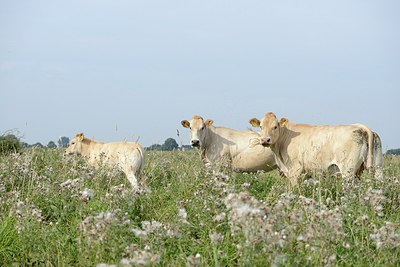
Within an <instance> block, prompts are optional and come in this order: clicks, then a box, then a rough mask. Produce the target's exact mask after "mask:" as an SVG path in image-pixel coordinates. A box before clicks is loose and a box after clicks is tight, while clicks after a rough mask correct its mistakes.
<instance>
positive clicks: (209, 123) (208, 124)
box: [204, 119, 214, 126]
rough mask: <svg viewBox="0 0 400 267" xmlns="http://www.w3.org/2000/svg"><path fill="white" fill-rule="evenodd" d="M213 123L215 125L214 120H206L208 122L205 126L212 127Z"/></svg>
mask: <svg viewBox="0 0 400 267" xmlns="http://www.w3.org/2000/svg"><path fill="white" fill-rule="evenodd" d="M213 123H214V121H213V120H210V119H208V120H206V122H205V123H204V124H205V125H207V126H210V125H211V124H213Z"/></svg>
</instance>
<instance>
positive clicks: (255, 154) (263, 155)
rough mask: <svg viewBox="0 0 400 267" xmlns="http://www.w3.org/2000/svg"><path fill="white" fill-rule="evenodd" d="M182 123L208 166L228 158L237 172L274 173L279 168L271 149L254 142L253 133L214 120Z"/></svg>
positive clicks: (184, 121)
mask: <svg viewBox="0 0 400 267" xmlns="http://www.w3.org/2000/svg"><path fill="white" fill-rule="evenodd" d="M181 124H182V126H183V127H185V128H189V129H190V142H191V145H192V146H193V147H196V148H199V149H200V150H201V159H202V160H203V162H204V163H206V164H214V163H217V162H218V161H220V160H222V161H223V160H225V159H227V160H228V161H229V162H230V164H231V167H232V170H233V171H236V172H255V171H258V170H265V171H271V170H272V169H274V168H276V163H275V158H274V155H273V153H272V151H271V149H269V148H267V147H262V146H257V147H251V142H252V141H253V140H254V139H257V138H258V135H257V133H255V132H253V131H237V130H232V129H229V128H225V127H218V126H214V125H213V121H212V120H206V121H204V119H203V118H202V117H200V116H194V117H193V118H192V120H191V121H187V120H183V121H181Z"/></svg>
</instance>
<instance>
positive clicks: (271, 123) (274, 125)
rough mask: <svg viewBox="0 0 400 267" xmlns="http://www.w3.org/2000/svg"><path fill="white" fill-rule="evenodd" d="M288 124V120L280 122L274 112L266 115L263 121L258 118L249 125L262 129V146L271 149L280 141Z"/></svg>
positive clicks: (253, 119) (250, 121) (284, 119)
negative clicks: (270, 147) (283, 129)
mask: <svg viewBox="0 0 400 267" xmlns="http://www.w3.org/2000/svg"><path fill="white" fill-rule="evenodd" d="M287 122H288V119H286V118H282V119H281V120H280V121H278V119H277V118H276V116H275V114H274V113H272V112H269V113H267V114H265V116H264V118H263V119H262V120H261V121H260V120H258V119H256V118H252V119H250V120H249V123H250V124H251V125H252V126H253V127H260V129H261V131H260V136H261V137H260V144H261V145H263V146H266V147H269V146H271V145H273V144H275V143H276V142H277V141H278V139H279V136H280V134H281V131H282V128H283V127H285V126H286V123H287Z"/></svg>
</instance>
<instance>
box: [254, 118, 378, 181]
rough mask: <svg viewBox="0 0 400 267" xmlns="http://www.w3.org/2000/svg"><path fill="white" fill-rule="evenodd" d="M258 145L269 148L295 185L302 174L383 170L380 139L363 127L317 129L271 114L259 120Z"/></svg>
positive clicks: (359, 173)
mask: <svg viewBox="0 0 400 267" xmlns="http://www.w3.org/2000/svg"><path fill="white" fill-rule="evenodd" d="M249 122H250V124H251V125H252V126H254V127H260V128H261V131H260V139H259V144H261V145H262V146H264V147H270V148H271V150H272V151H273V153H274V155H275V158H276V161H277V165H278V167H279V168H280V170H281V172H282V173H283V174H285V176H287V177H288V178H289V179H290V180H291V182H292V183H296V182H297V179H298V178H299V177H300V176H301V175H303V174H315V173H319V172H329V173H331V174H340V175H342V176H359V175H361V172H362V171H363V170H364V169H365V168H374V167H376V168H380V167H382V147H381V143H380V138H379V136H378V135H377V134H376V133H373V132H372V131H371V130H370V129H369V128H368V127H366V126H365V125H362V124H353V125H337V126H330V125H326V126H316V125H307V124H298V123H289V122H288V120H287V119H286V118H282V119H281V120H280V121H278V119H277V118H276V115H275V114H274V113H272V112H269V113H267V114H266V115H265V117H264V118H263V119H262V120H261V121H260V120H258V119H256V118H253V119H251V120H250V121H249Z"/></svg>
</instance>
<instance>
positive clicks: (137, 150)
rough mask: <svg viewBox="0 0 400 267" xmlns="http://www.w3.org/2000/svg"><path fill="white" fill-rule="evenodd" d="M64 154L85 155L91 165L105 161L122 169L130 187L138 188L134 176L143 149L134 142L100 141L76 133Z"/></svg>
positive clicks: (140, 163) (141, 160)
mask: <svg viewBox="0 0 400 267" xmlns="http://www.w3.org/2000/svg"><path fill="white" fill-rule="evenodd" d="M65 153H66V154H78V155H82V156H83V157H85V158H86V159H87V161H88V163H89V164H90V165H92V166H95V167H96V166H98V165H99V164H101V163H105V164H107V165H109V166H112V167H117V168H119V169H120V170H122V171H123V172H124V173H125V175H126V177H127V178H128V180H129V182H130V183H131V185H132V188H134V189H137V188H138V181H137V178H136V176H137V175H138V174H139V173H140V172H141V170H142V169H143V165H144V157H143V149H142V147H141V146H140V144H138V143H136V142H111V143H101V142H95V141H93V140H91V139H89V138H86V137H85V136H84V135H83V133H80V134H77V135H76V136H75V137H74V138H73V139H72V140H71V142H70V145H69V146H68V148H67V149H66V150H65Z"/></svg>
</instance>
